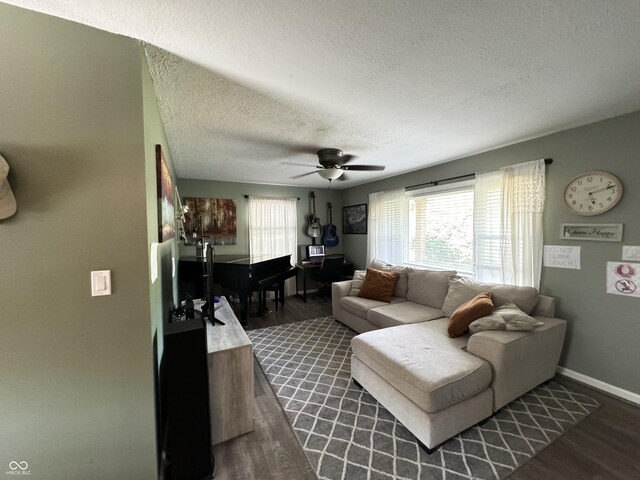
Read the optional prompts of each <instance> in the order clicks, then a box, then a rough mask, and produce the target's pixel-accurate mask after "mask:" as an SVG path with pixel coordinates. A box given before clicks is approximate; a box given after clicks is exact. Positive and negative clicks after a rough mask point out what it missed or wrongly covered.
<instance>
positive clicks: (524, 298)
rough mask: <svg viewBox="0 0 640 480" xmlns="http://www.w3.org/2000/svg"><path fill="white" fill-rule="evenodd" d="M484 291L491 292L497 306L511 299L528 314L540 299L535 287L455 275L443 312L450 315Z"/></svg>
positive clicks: (443, 305)
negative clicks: (484, 281)
mask: <svg viewBox="0 0 640 480" xmlns="http://www.w3.org/2000/svg"><path fill="white" fill-rule="evenodd" d="M483 292H490V293H491V299H492V300H493V304H494V305H495V306H496V307H500V306H502V305H504V304H505V303H506V302H508V301H509V300H511V301H512V302H513V303H515V304H516V305H517V306H518V307H519V308H520V309H521V310H522V311H524V313H526V314H530V313H531V311H532V310H533V308H534V307H535V306H536V302H537V301H538V290H536V289H535V288H533V287H517V286H515V285H498V284H495V283H480V282H476V281H474V280H471V279H469V278H463V277H455V278H453V279H452V280H451V282H450V284H449V291H448V293H447V296H446V297H445V299H444V303H443V304H442V313H444V314H445V315H446V316H447V317H450V316H451V315H452V314H453V312H454V311H455V310H456V308H458V307H459V306H460V305H462V304H463V303H465V302H468V301H469V300H471V299H472V298H473V297H475V296H476V295H478V294H480V293H483Z"/></svg>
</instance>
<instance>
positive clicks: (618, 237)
mask: <svg viewBox="0 0 640 480" xmlns="http://www.w3.org/2000/svg"><path fill="white" fill-rule="evenodd" d="M622 227H623V224H622V223H563V224H562V229H561V230H560V238H562V239H564V240H589V241H593V242H621V241H622Z"/></svg>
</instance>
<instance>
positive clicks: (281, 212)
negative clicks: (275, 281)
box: [247, 197, 298, 295]
mask: <svg viewBox="0 0 640 480" xmlns="http://www.w3.org/2000/svg"><path fill="white" fill-rule="evenodd" d="M247 207H248V215H249V252H250V253H251V255H267V254H268V255H288V254H290V253H293V255H292V256H291V257H292V258H291V262H292V263H293V264H294V265H295V263H296V261H297V258H296V249H297V247H296V244H297V230H298V213H297V199H295V198H268V197H249V200H248V205H247ZM294 284H295V279H289V280H287V281H286V282H285V294H286V295H290V294H292V293H293V292H294V291H295V286H294Z"/></svg>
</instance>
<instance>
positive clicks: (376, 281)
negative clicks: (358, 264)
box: [358, 268, 400, 303]
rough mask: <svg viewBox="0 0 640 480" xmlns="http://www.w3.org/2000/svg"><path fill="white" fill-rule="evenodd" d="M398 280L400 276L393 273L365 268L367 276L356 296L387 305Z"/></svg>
mask: <svg viewBox="0 0 640 480" xmlns="http://www.w3.org/2000/svg"><path fill="white" fill-rule="evenodd" d="M399 278H400V275H399V274H397V273H395V272H383V271H382V270H376V269H375V268H367V275H366V276H365V277H364V281H363V282H362V286H361V287H360V291H359V292H358V296H359V297H362V298H368V299H370V300H378V301H379V302H387V303H389V302H391V297H392V296H393V289H394V288H395V286H396V283H397V282H398V279H399Z"/></svg>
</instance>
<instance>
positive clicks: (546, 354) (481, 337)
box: [467, 317, 567, 411]
mask: <svg viewBox="0 0 640 480" xmlns="http://www.w3.org/2000/svg"><path fill="white" fill-rule="evenodd" d="M535 318H536V319H537V320H540V321H542V322H544V325H543V326H541V327H539V328H537V329H535V330H532V331H530V332H516V331H491V330H485V331H482V332H478V333H475V334H473V335H471V337H469V342H468V343H467V352H469V353H472V354H474V355H476V356H478V357H480V358H483V359H484V360H486V361H487V362H489V364H491V369H492V371H493V379H492V381H491V387H492V388H493V392H494V394H493V410H494V411H497V410H499V409H500V408H502V407H503V406H504V405H506V404H507V403H509V402H510V401H512V400H514V399H516V398H518V397H519V396H520V395H522V394H524V393H526V392H528V391H529V390H531V389H532V388H534V387H536V386H538V385H539V384H541V383H543V382H545V381H547V380H549V379H550V378H552V377H553V376H554V375H555V374H556V369H557V367H558V361H559V360H560V353H561V352H562V345H563V343H564V335H565V331H566V327H567V322H565V321H564V320H560V319H559V318H548V317H535Z"/></svg>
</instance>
